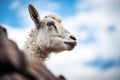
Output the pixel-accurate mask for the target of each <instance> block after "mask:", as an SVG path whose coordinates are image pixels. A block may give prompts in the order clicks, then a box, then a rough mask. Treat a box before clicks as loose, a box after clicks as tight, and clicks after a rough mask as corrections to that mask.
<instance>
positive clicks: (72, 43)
mask: <svg viewBox="0 0 120 80" xmlns="http://www.w3.org/2000/svg"><path fill="white" fill-rule="evenodd" d="M64 43H65V44H67V45H71V46H76V44H77V43H76V42H71V41H65V42H64Z"/></svg>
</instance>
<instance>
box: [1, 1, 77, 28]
mask: <svg viewBox="0 0 120 80" xmlns="http://www.w3.org/2000/svg"><path fill="white" fill-rule="evenodd" d="M36 1H37V2H38V5H40V6H38V7H39V8H42V9H49V8H48V7H47V4H46V2H49V1H50V2H51V3H52V2H53V3H56V5H58V8H57V9H55V10H52V8H51V9H49V11H55V12H57V13H58V14H59V15H61V16H62V17H67V16H70V15H73V14H74V13H75V12H76V9H75V4H76V2H77V0H9V1H6V0H1V2H0V7H1V8H0V13H1V14H0V16H1V18H0V23H5V24H9V25H12V26H14V27H21V26H22V25H21V22H20V21H19V20H20V16H19V14H18V12H19V9H20V8H21V7H25V8H26V10H27V7H28V4H29V3H35V2H36ZM13 2H15V3H13ZM57 3H59V4H57ZM14 6H15V7H16V8H14Z"/></svg>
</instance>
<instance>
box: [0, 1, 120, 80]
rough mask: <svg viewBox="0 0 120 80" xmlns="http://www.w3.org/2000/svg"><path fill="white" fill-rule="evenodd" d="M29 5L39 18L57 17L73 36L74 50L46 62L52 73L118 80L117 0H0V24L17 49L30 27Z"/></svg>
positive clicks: (73, 77) (119, 11)
mask: <svg viewBox="0 0 120 80" xmlns="http://www.w3.org/2000/svg"><path fill="white" fill-rule="evenodd" d="M29 3H32V4H33V5H34V6H35V7H36V8H37V10H38V11H39V13H40V17H41V18H42V17H43V16H44V15H46V14H50V13H53V14H57V15H59V16H61V17H62V19H63V26H64V27H65V28H66V29H68V30H69V31H70V32H71V33H73V34H74V35H75V36H76V37H77V46H76V48H75V49H74V50H72V51H71V52H62V53H60V54H57V55H55V54H52V55H51V56H50V59H48V60H47V61H46V64H47V66H48V68H49V69H50V70H52V71H53V73H54V74H56V75H59V74H63V75H65V76H66V78H67V79H68V80H80V79H81V80H90V79H91V80H93V79H94V80H120V75H119V74H120V42H119V41H120V37H119V35H120V23H119V22H120V0H104V1H103V0H0V24H1V25H3V26H5V27H6V28H7V29H8V33H9V38H10V39H12V40H14V41H16V42H17V44H18V46H19V47H20V48H22V47H23V45H24V42H25V41H26V37H27V35H28V32H29V30H30V29H31V28H34V24H33V22H32V20H31V19H30V17H29V13H28V4H29Z"/></svg>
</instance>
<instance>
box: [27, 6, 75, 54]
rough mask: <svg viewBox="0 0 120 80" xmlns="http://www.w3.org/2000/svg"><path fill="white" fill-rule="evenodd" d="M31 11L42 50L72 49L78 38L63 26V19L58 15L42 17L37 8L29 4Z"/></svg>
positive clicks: (37, 39)
mask: <svg viewBox="0 0 120 80" xmlns="http://www.w3.org/2000/svg"><path fill="white" fill-rule="evenodd" d="M29 13H30V16H31V18H32V20H33V21H34V23H35V25H36V42H37V44H38V46H39V48H40V49H41V50H42V51H47V52H60V51H64V50H72V49H73V48H74V47H75V45H76V38H75V37H74V36H73V35H72V34H71V33H70V32H68V31H67V30H66V29H64V28H63V26H62V20H61V19H60V18H59V17H58V16H56V15H53V14H51V15H48V16H45V17H44V18H43V19H40V17H39V14H38V12H37V10H36V9H35V8H34V7H33V5H31V4H30V5H29Z"/></svg>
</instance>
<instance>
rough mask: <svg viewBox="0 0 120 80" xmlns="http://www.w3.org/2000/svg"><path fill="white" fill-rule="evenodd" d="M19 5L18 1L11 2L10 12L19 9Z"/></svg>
mask: <svg viewBox="0 0 120 80" xmlns="http://www.w3.org/2000/svg"><path fill="white" fill-rule="evenodd" d="M19 5H20V2H19V0H15V1H13V2H12V3H11V4H10V9H11V10H15V9H17V8H18V7H19Z"/></svg>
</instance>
